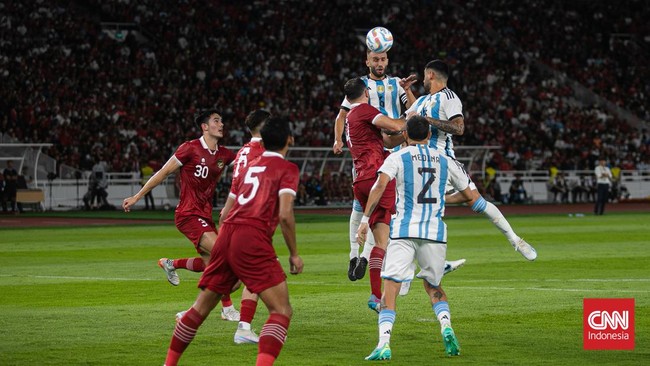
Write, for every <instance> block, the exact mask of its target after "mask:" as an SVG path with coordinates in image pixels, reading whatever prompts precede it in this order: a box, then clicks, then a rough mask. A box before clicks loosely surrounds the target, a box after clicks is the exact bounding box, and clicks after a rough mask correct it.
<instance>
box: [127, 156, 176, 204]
mask: <svg viewBox="0 0 650 366" xmlns="http://www.w3.org/2000/svg"><path fill="white" fill-rule="evenodd" d="M180 167H181V163H180V162H179V161H178V159H176V157H175V156H172V157H171V158H169V160H167V162H166V163H165V165H163V167H162V168H161V169H160V170H159V171H157V172H156V173H155V174H154V175H153V176H151V178H149V180H147V183H145V184H144V186H142V188H140V191H138V193H136V194H135V195H133V196H131V197H127V198H125V199H124V202H122V208H124V212H129V211H131V207H132V206H133V205H134V204H136V202H138V201H139V200H140V199H141V198H142V197H144V195H146V194H147V193H149V191H151V190H152V189H154V188H155V187H157V186H158V185H159V184H160V183H162V182H163V180H165V178H167V177H168V176H169V175H170V174H172V173H174V172H176V171H177V170H178V169H179V168H180Z"/></svg>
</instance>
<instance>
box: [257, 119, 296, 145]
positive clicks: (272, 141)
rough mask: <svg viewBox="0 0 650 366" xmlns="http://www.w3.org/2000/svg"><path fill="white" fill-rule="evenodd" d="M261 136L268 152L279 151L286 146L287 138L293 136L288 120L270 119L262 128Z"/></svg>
mask: <svg viewBox="0 0 650 366" xmlns="http://www.w3.org/2000/svg"><path fill="white" fill-rule="evenodd" d="M260 134H261V135H262V141H263V142H264V148H265V149H266V150H269V151H278V150H282V149H283V148H284V147H285V146H286V144H287V138H289V136H291V127H290V126H289V121H288V120H286V119H283V118H277V117H275V118H270V119H269V120H267V121H266V123H264V126H262V130H261V131H260Z"/></svg>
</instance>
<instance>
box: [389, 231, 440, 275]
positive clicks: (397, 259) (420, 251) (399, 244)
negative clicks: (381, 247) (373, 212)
mask: <svg viewBox="0 0 650 366" xmlns="http://www.w3.org/2000/svg"><path fill="white" fill-rule="evenodd" d="M446 257H447V244H442V243H438V242H435V241H430V240H425V239H391V240H390V243H389V244H388V248H387V249H386V258H385V259H384V268H383V270H382V271H381V277H382V278H384V279H389V280H392V281H395V282H408V281H411V280H412V279H413V274H414V273H415V268H416V267H415V264H414V263H413V261H414V260H417V263H418V265H419V266H420V272H419V273H418V274H417V277H418V278H422V279H424V280H426V281H427V282H429V284H431V285H432V286H439V285H440V281H441V280H442V276H443V275H444V274H445V258H446Z"/></svg>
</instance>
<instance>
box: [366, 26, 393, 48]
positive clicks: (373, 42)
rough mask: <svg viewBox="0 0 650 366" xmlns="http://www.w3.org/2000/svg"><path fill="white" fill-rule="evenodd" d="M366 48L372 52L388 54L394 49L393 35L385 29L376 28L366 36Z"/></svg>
mask: <svg viewBox="0 0 650 366" xmlns="http://www.w3.org/2000/svg"><path fill="white" fill-rule="evenodd" d="M366 46H368V49H369V50H370V51H372V52H376V53H382V52H388V50H390V48H391V47H393V34H392V33H391V32H390V31H389V30H388V29H386V28H384V27H374V28H372V29H371V30H370V31H369V32H368V34H366Z"/></svg>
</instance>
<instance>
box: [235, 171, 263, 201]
mask: <svg viewBox="0 0 650 366" xmlns="http://www.w3.org/2000/svg"><path fill="white" fill-rule="evenodd" d="M265 170H266V167H265V166H252V167H250V168H248V171H247V172H246V176H245V177H244V183H243V184H252V185H253V188H252V189H251V192H250V193H249V194H248V196H246V197H244V195H243V194H240V195H239V197H237V202H239V204H240V205H242V206H243V205H245V204H247V203H248V202H250V200H252V199H253V198H254V197H255V195H256V194H257V190H258V189H259V188H260V180H259V178H257V177H256V176H255V175H256V174H259V173H262V172H264V171H265Z"/></svg>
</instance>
